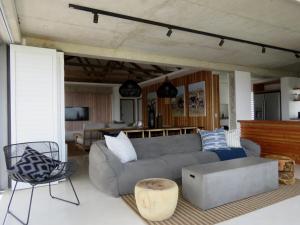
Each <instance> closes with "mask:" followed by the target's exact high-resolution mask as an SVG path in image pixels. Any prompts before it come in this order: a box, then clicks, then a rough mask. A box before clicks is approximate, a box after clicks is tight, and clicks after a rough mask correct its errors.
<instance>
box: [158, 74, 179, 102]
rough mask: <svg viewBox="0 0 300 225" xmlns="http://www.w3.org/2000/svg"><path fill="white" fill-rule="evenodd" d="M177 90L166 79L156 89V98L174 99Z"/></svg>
mask: <svg viewBox="0 0 300 225" xmlns="http://www.w3.org/2000/svg"><path fill="white" fill-rule="evenodd" d="M177 92H178V91H177V88H176V87H175V86H174V85H173V84H172V83H171V82H170V81H169V80H168V77H166V79H165V81H164V82H163V83H162V84H161V85H160V87H159V88H158V89H157V92H156V93H157V97H159V98H175V97H176V96H177Z"/></svg>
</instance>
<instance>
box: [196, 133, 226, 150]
mask: <svg viewBox="0 0 300 225" xmlns="http://www.w3.org/2000/svg"><path fill="white" fill-rule="evenodd" d="M200 135H201V139H202V149H203V151H211V150H230V148H228V146H227V143H226V138H225V134H224V129H216V130H214V131H207V130H201V131H200Z"/></svg>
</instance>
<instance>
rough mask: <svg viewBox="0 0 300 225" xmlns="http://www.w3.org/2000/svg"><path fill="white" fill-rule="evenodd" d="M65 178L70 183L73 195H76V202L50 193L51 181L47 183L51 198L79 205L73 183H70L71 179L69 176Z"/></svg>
mask: <svg viewBox="0 0 300 225" xmlns="http://www.w3.org/2000/svg"><path fill="white" fill-rule="evenodd" d="M67 179H68V180H69V182H70V184H71V187H72V189H73V192H74V195H75V197H76V200H77V202H72V201H69V200H65V199H62V198H58V197H56V196H54V195H52V191H51V183H49V194H50V196H51V198H53V199H57V200H61V201H64V202H67V203H71V204H73V205H77V206H78V205H80V201H79V199H78V196H77V193H76V191H75V188H74V186H73V183H72V181H71V178H67Z"/></svg>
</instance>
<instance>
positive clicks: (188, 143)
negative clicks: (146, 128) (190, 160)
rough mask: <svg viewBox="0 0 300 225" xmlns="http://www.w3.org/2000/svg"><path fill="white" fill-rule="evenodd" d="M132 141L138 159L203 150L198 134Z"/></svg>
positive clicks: (134, 139) (135, 139)
mask: <svg viewBox="0 0 300 225" xmlns="http://www.w3.org/2000/svg"><path fill="white" fill-rule="evenodd" d="M131 142H132V145H133V146H134V148H135V151H136V154H137V158H138V159H150V158H157V157H159V156H161V155H166V154H175V153H187V152H195V151H201V139H200V137H199V135H198V134H185V135H172V136H160V137H152V138H133V139H131Z"/></svg>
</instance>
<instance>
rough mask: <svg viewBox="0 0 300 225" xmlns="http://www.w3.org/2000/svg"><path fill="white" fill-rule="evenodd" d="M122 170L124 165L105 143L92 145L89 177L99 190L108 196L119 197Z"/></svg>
mask: <svg viewBox="0 0 300 225" xmlns="http://www.w3.org/2000/svg"><path fill="white" fill-rule="evenodd" d="M122 170H123V164H122V163H121V161H120V160H119V159H118V158H117V157H116V156H115V155H114V154H113V153H112V152H111V151H110V150H109V149H108V148H107V147H106V145H105V144H104V142H103V141H97V142H95V143H94V144H92V146H91V149H90V154H89V176H90V179H91V181H92V183H93V184H94V185H95V186H96V187H97V188H99V189H100V190H101V191H103V192H104V193H106V194H109V195H112V196H115V197H117V196H119V189H118V177H119V175H120V173H121V172H122Z"/></svg>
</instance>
